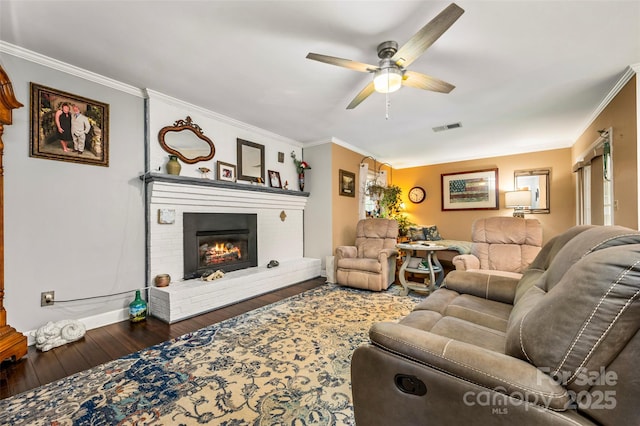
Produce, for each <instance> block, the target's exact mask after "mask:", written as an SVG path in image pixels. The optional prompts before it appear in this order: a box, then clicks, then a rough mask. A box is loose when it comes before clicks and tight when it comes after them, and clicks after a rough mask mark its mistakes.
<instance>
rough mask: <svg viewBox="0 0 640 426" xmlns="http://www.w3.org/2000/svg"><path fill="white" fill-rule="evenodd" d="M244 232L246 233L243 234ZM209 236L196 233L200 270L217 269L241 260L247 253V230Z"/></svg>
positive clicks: (208, 233)
mask: <svg viewBox="0 0 640 426" xmlns="http://www.w3.org/2000/svg"><path fill="white" fill-rule="evenodd" d="M245 231H246V232H245ZM223 232H225V234H224V235H221V236H218V235H215V234H214V235H211V233H210V232H204V233H198V234H197V237H198V247H199V250H200V262H199V263H200V264H199V267H200V268H208V267H213V266H215V267H217V266H219V265H225V264H228V263H233V262H238V261H240V260H242V255H243V254H244V253H246V251H247V237H248V234H249V230H248V229H244V230H238V231H234V233H233V234H228V233H226V231H223Z"/></svg>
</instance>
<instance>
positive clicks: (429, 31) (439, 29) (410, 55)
mask: <svg viewBox="0 0 640 426" xmlns="http://www.w3.org/2000/svg"><path fill="white" fill-rule="evenodd" d="M463 13H464V9H462V8H461V7H460V6H458V5H457V4H455V3H451V4H450V5H449V6H447V8H446V9H444V10H443V11H442V12H440V14H439V15H438V16H436V17H435V18H433V19H432V20H431V21H429V23H428V24H427V25H425V26H424V27H422V29H420V31H418V32H417V33H415V34H414V36H413V37H411V39H409V41H408V42H407V43H406V44H405V45H404V46H402V47H401V48H400V49H399V50H398V51H397V52H396V53H395V55H393V57H392V58H391V60H392V61H393V62H395V63H396V64H397V65H398V66H400V67H403V68H405V67H407V66H409V64H411V63H412V62H413V61H415V60H416V59H418V57H420V55H422V54H423V53H424V51H425V50H427V48H428V47H429V46H431V45H432V44H433V43H434V42H435V41H436V40H437V39H438V38H439V37H440V36H441V35H442V34H444V32H445V31H447V30H448V29H449V27H450V26H451V25H453V23H454V22H456V21H457V20H458V18H459V17H460V16H461V15H462V14H463Z"/></svg>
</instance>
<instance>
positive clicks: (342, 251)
mask: <svg viewBox="0 0 640 426" xmlns="http://www.w3.org/2000/svg"><path fill="white" fill-rule="evenodd" d="M347 257H358V249H357V248H356V247H355V246H338V247H336V261H337V260H338V259H343V258H347Z"/></svg>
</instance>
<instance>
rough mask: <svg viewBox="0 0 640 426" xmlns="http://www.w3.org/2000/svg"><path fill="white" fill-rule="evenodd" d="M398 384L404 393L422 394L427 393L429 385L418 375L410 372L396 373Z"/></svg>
mask: <svg viewBox="0 0 640 426" xmlns="http://www.w3.org/2000/svg"><path fill="white" fill-rule="evenodd" d="M395 382H396V386H397V387H398V389H400V390H401V391H402V392H404V393H408V394H411V395H418V396H422V395H425V394H426V393H427V385H425V384H424V382H423V381H422V380H420V379H418V378H417V377H416V376H410V375H408V374H396V377H395Z"/></svg>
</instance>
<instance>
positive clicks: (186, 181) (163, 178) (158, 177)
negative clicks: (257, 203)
mask: <svg viewBox="0 0 640 426" xmlns="http://www.w3.org/2000/svg"><path fill="white" fill-rule="evenodd" d="M140 179H141V180H143V181H144V182H146V183H153V182H166V183H174V184H180V185H196V186H205V187H211V188H222V189H232V190H238V191H255V192H263V193H270V194H282V195H291V196H294V197H308V196H309V193H308V192H304V191H293V190H289V189H280V188H270V187H268V186H262V185H251V184H243V183H237V182H228V181H223V180H211V179H204V178H194V177H187V176H175V175H167V174H160V173H147V174H144V175H142V176H140Z"/></svg>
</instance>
